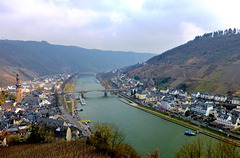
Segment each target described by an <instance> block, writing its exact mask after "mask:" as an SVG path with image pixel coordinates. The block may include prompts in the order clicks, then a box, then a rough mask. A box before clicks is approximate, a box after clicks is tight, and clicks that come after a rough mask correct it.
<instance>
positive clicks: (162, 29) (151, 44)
mask: <svg viewBox="0 0 240 158" xmlns="http://www.w3.org/2000/svg"><path fill="white" fill-rule="evenodd" d="M239 6H240V1H239V0H0V38H1V39H8V40H25V41H27V40H31V41H43V40H44V41H47V42H49V43H51V44H60V45H72V46H79V47H83V48H88V49H103V50H115V51H133V52H141V53H143V52H147V53H155V54H160V53H163V52H164V51H167V50H169V49H172V48H174V47H176V46H179V45H181V44H184V43H186V42H187V41H189V40H192V39H194V37H195V36H197V35H202V34H204V33H208V32H213V31H217V30H225V29H229V28H239V29H240V20H239V15H240V9H239Z"/></svg>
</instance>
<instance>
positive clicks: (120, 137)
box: [87, 122, 139, 157]
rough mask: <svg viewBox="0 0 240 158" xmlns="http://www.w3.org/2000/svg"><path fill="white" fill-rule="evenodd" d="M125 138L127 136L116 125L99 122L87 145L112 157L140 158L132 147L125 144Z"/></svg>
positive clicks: (95, 125) (94, 127)
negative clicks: (127, 157)
mask: <svg viewBox="0 0 240 158" xmlns="http://www.w3.org/2000/svg"><path fill="white" fill-rule="evenodd" d="M124 138H125V134H124V133H123V132H122V131H120V130H119V128H118V126H116V125H115V124H112V123H100V122H97V123H95V124H94V126H93V135H91V136H90V137H89V138H88V140H87V144H90V145H93V146H94V147H96V148H97V149H99V150H100V151H102V152H104V153H108V154H109V156H111V157H122V156H123V155H128V156H130V157H139V156H138V154H137V152H136V151H135V150H134V149H133V148H132V146H131V145H129V144H127V143H124Z"/></svg>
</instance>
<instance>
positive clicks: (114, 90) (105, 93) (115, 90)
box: [63, 89, 125, 98]
mask: <svg viewBox="0 0 240 158" xmlns="http://www.w3.org/2000/svg"><path fill="white" fill-rule="evenodd" d="M118 91H125V89H94V90H80V91H65V92H63V94H72V93H79V94H81V96H82V98H83V97H84V94H86V93H89V92H103V93H104V96H107V93H108V92H118Z"/></svg>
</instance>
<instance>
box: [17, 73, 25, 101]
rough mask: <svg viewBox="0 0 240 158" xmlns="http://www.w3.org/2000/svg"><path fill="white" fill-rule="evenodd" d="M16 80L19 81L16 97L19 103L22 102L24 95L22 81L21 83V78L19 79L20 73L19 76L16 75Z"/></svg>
mask: <svg viewBox="0 0 240 158" xmlns="http://www.w3.org/2000/svg"><path fill="white" fill-rule="evenodd" d="M16 81H17V83H16V92H17V96H16V98H17V103H18V104H19V103H21V102H22V99H23V97H22V88H21V83H20V79H19V75H18V74H17V77H16Z"/></svg>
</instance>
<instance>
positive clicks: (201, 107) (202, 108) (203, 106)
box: [190, 102, 213, 116]
mask: <svg viewBox="0 0 240 158" xmlns="http://www.w3.org/2000/svg"><path fill="white" fill-rule="evenodd" d="M212 109H213V104H212V103H210V102H206V103H203V102H196V103H195V104H192V105H191V107H190V111H191V112H193V113H195V114H198V115H202V116H208V115H209V113H210V111H211V110H212Z"/></svg>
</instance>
